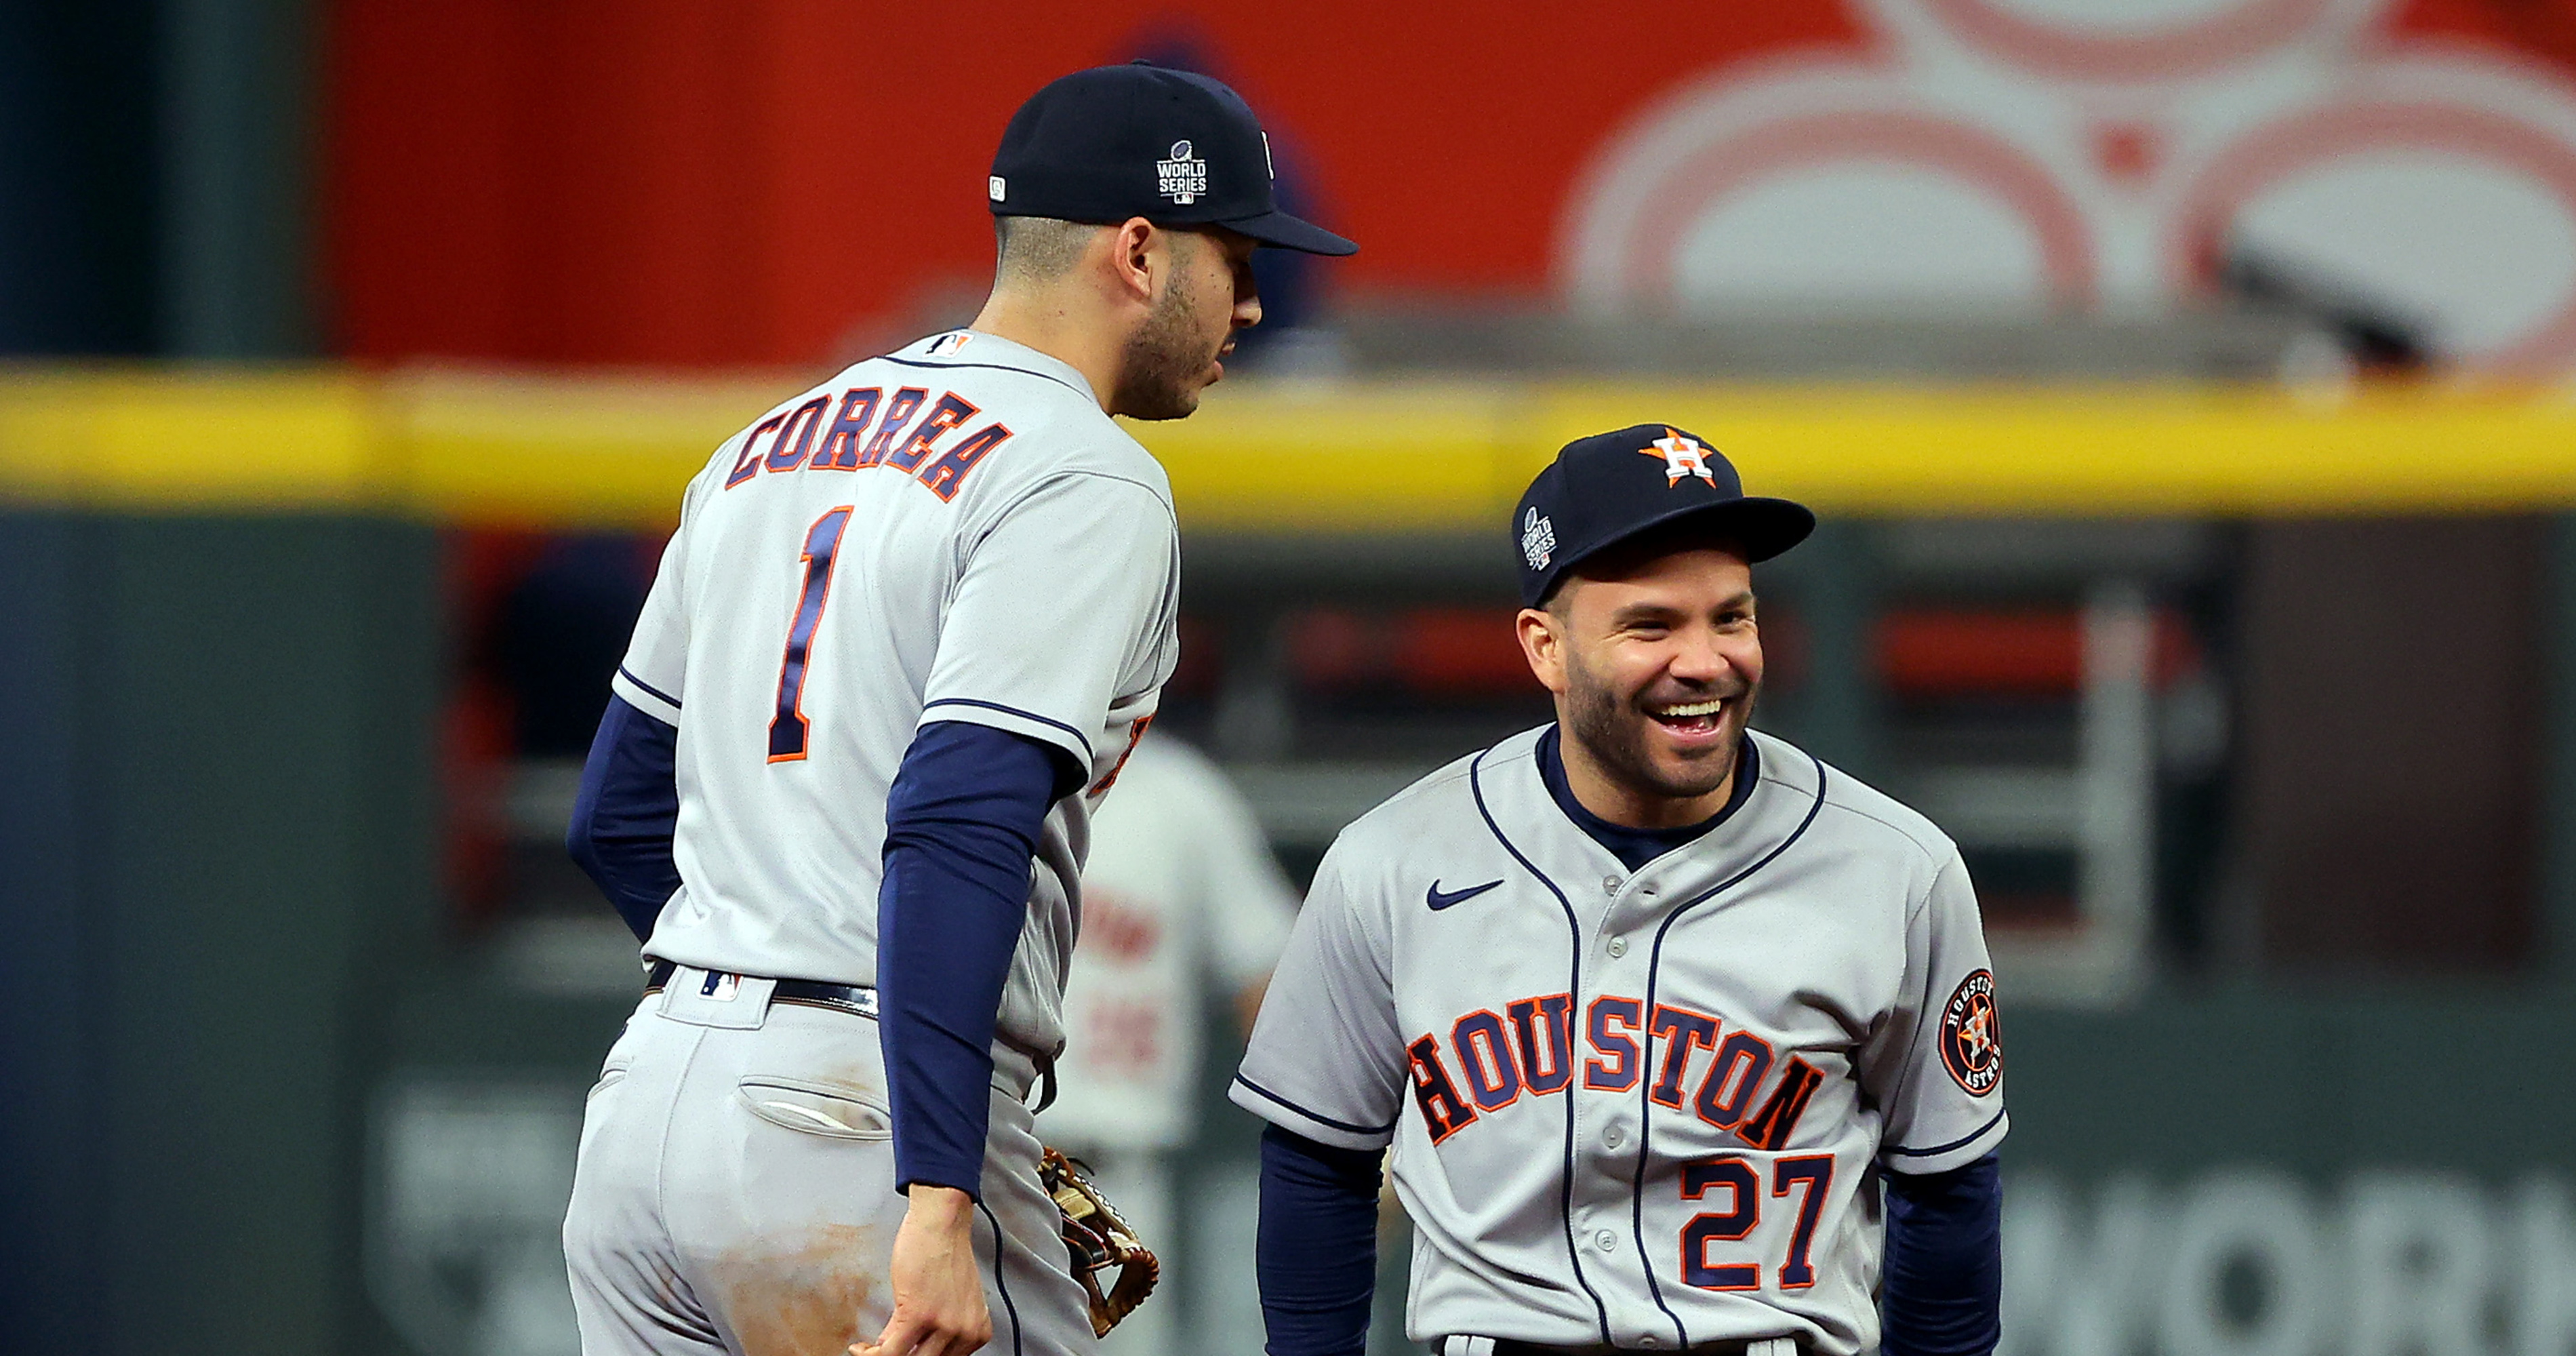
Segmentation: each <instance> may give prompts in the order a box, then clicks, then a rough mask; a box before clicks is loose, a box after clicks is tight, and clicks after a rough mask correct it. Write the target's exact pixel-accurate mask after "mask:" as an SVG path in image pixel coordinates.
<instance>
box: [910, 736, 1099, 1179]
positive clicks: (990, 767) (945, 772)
mask: <svg viewBox="0 0 2576 1356" xmlns="http://www.w3.org/2000/svg"><path fill="white" fill-rule="evenodd" d="M1068 781H1070V784H1072V785H1075V786H1079V785H1080V782H1081V776H1080V773H1079V771H1076V770H1074V769H1073V759H1072V756H1071V755H1070V754H1067V753H1064V752H1063V751H1062V750H1059V749H1057V748H1055V747H1054V746H1052V745H1049V744H1043V743H1040V742H1038V741H1037V740H1034V739H1030V738H1027V737H1025V736H1022V735H1016V734H1012V733H1010V732H1009V731H1006V730H996V729H994V728H992V727H990V726H986V725H975V724H969V723H967V722H964V721H940V722H937V723H935V724H932V725H928V726H924V727H923V728H922V730H921V732H920V733H919V734H916V735H915V736H913V740H912V747H911V749H909V750H908V751H906V752H905V754H904V756H903V766H902V768H901V769H900V770H898V771H897V772H896V773H895V779H894V787H893V789H892V790H891V791H890V792H889V793H888V794H887V796H886V837H885V882H884V884H883V886H882V887H881V888H880V889H879V890H878V892H877V1003H878V1018H877V1027H878V1032H877V1037H878V1041H879V1043H880V1045H881V1047H882V1048H883V1050H884V1053H885V1067H886V1091H887V1095H888V1098H889V1100H890V1101H891V1102H892V1104H893V1113H894V1168H895V1185H896V1187H897V1188H898V1189H905V1188H909V1187H910V1186H911V1185H912V1184H913V1183H915V1182H925V1183H928V1184H930V1185H932V1186H945V1187H956V1188H957V1189H959V1190H961V1191H964V1192H966V1193H967V1194H968V1195H970V1196H975V1197H976V1198H977V1199H981V1198H982V1185H981V1184H982V1181H983V1176H984V1134H985V1130H986V1128H987V1126H988V1124H989V1122H990V1111H991V1107H990V1102H989V1098H990V1092H989V1089H990V1088H991V1086H992V1082H993V1029H994V1025H995V1021H996V1018H997V1015H998V1014H999V1012H1000V1010H1001V1006H1002V986H1003V984H1004V982H1005V981H1006V980H1008V978H1009V977H1010V970H1011V953H1012V952H1013V951H1015V950H1017V949H1018V947H1019V943H1020V928H1021V925H1022V923H1023V922H1024V921H1025V920H1026V919H1027V917H1028V904H1029V859H1030V858H1031V856H1032V855H1034V854H1035V853H1036V851H1037V846H1038V832H1039V828H1040V826H1041V825H1043V824H1044V823H1045V821H1046V814H1047V810H1048V808H1049V807H1050V806H1052V805H1053V804H1054V803H1055V800H1056V798H1057V795H1058V794H1059V788H1061V787H1063V786H1065V785H1067V784H1068Z"/></svg>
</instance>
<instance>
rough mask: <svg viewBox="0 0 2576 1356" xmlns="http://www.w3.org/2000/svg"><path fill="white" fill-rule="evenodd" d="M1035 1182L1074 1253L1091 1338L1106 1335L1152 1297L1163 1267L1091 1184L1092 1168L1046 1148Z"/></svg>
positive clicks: (1074, 1265) (1075, 1276)
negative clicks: (1106, 1277)
mask: <svg viewBox="0 0 2576 1356" xmlns="http://www.w3.org/2000/svg"><path fill="white" fill-rule="evenodd" d="M1038 1181H1039V1182H1040V1183H1041V1184H1043V1185H1044V1186H1045V1187H1046V1193H1047V1194H1048V1195H1050V1196H1053V1197H1054V1198H1055V1208H1056V1213H1057V1214H1059V1215H1062V1216H1063V1217H1064V1246H1065V1250H1066V1251H1067V1252H1070V1253H1071V1254H1073V1275H1074V1279H1076V1280H1078V1281H1081V1282H1082V1288H1083V1291H1084V1293H1086V1294H1088V1295H1090V1296H1091V1335H1092V1336H1094V1337H1106V1336H1108V1335H1109V1330H1110V1329H1111V1328H1114V1327H1116V1326H1118V1320H1120V1319H1122V1318H1125V1317H1126V1316H1127V1315H1129V1314H1132V1313H1134V1312H1136V1306H1137V1305H1139V1304H1142V1303H1144V1302H1145V1297H1146V1296H1147V1295H1150V1294H1153V1293H1154V1282H1155V1281H1157V1280H1160V1279H1161V1278H1162V1274H1163V1264H1162V1263H1160V1262H1158V1261H1155V1260H1154V1253H1153V1250H1152V1249H1150V1248H1147V1247H1146V1246H1145V1245H1144V1244H1143V1243H1140V1242H1138V1241H1137V1239H1136V1231H1135V1230H1133V1229H1130V1228H1128V1227H1127V1221H1125V1220H1123V1219H1120V1218H1119V1217H1118V1210H1117V1208H1116V1207H1115V1206H1112V1205H1111V1204H1110V1203H1109V1198H1108V1197H1106V1196H1103V1195H1101V1194H1100V1188H1098V1187H1096V1186H1093V1185H1092V1184H1091V1170H1090V1169H1089V1168H1086V1167H1084V1166H1083V1165H1082V1164H1081V1163H1080V1162H1078V1161H1076V1160H1074V1159H1070V1158H1067V1157H1065V1156H1064V1155H1063V1154H1061V1153H1059V1152H1057V1151H1056V1150H1054V1149H1049V1150H1047V1151H1046V1154H1045V1156H1044V1157H1042V1158H1040V1159H1039V1160H1038ZM1112 1267H1116V1268H1117V1275H1116V1276H1115V1277H1113V1278H1111V1279H1110V1284H1109V1288H1108V1289H1107V1291H1106V1292H1104V1291H1103V1290H1102V1289H1101V1279H1102V1275H1103V1273H1105V1272H1107V1271H1108V1270H1109V1269H1110V1268H1112Z"/></svg>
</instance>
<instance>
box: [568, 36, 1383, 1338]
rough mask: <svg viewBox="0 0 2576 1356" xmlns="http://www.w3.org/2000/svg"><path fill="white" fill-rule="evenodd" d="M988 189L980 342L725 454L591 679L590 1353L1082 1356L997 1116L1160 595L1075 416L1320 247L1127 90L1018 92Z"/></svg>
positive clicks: (892, 364)
mask: <svg viewBox="0 0 2576 1356" xmlns="http://www.w3.org/2000/svg"><path fill="white" fill-rule="evenodd" d="M986 195H987V197H988V199H989V201H990V203H991V207H992V211H993V214H994V215H995V217H996V218H997V219H998V220H997V230H998V234H999V239H1000V260H999V266H998V269H997V276H996V280H995V283H994V288H993V292H992V296H991V298H990V300H988V301H987V302H986V304H985V306H984V309H983V311H982V313H981V314H979V315H978V316H977V317H976V319H975V322H974V325H973V327H972V328H970V329H965V330H959V331H955V332H952V333H949V334H944V335H939V336H936V337H934V338H930V339H926V340H923V341H922V342H920V343H917V344H914V345H911V346H910V347H907V348H904V349H901V350H899V351H897V352H895V353H892V354H889V355H886V356H884V357H879V358H871V359H869V360H867V361H865V362H861V363H859V364H857V365H855V366H853V367H851V368H849V369H848V370H846V371H844V372H841V373H840V374H838V375H837V376H835V377H833V378H832V379H831V380H830V381H828V382H825V383H824V384H823V385H821V386H818V387H816V388H814V389H812V390H810V391H807V392H804V393H803V394H800V395H797V396H794V397H791V398H789V399H788V400H786V401H784V402H782V403H780V404H779V405H778V406H777V407H776V408H774V409H773V410H771V411H770V412H769V413H768V415H767V416H766V417H764V418H762V419H760V420H759V421H757V422H756V423H755V424H753V426H752V427H750V428H748V429H745V430H744V431H743V432H741V433H739V434H736V435H735V436H734V437H732V438H730V439H727V440H726V441H725V443H724V444H723V445H722V446H721V447H720V448H718V449H717V451H716V453H715V455H714V457H713V458H712V459H711V460H710V461H709V462H708V463H707V465H706V467H705V469H704V470H702V471H701V472H700V473H699V474H698V475H697V477H696V478H695V479H694V480H692V481H691V482H690V484H689V486H688V489H687V491H686V493H685V494H684V496H683V498H682V501H681V513H680V527H679V530H678V532H677V533H675V534H674V535H673V537H672V538H671V543H670V546H669V547H668V549H667V550H666V551H665V553H664V556H663V560H662V569H661V573H660V575H659V577H658V578H657V579H656V580H655V581H654V585H653V590H652V593H651V595H650V597H649V599H648V600H647V602H646V603H645V606H644V611H643V615H642V617H641V618H640V619H639V620H638V621H637V623H636V627H635V636H634V640H633V643H632V645H631V646H630V648H629V649H628V651H627V655H626V661H625V663H624V664H623V665H622V666H621V667H620V668H619V669H618V671H617V674H616V677H615V680H614V683H613V687H614V691H615V699H614V701H613V702H612V703H611V705H610V709H609V712H608V714H607V717H606V718H605V719H604V720H603V721H602V723H601V727H600V732H599V736H598V739H597V741H596V742H595V744H594V746H593V748H592V751H591V757H590V761H589V764H588V766H587V767H586V769H585V771H584V776H583V787H582V794H581V797H580V800H579V802H578V803H577V805H576V808H575V812H574V821H573V824H572V830H571V841H570V846H571V848H572V851H573V854H574V856H575V857H576V858H577V859H579V860H580V861H581V862H582V864H583V865H584V866H585V867H586V868H587V869H588V870H589V871H590V872H591V874H592V876H593V877H594V878H595V879H597V880H598V881H599V882H600V884H601V885H602V887H603V888H604V889H605V890H606V891H607V892H608V894H609V895H610V897H611V898H612V899H613V900H614V901H615V902H616V903H617V905H618V906H619V908H620V911H621V912H622V913H623V914H624V915H625V916H626V918H627V920H628V922H629V923H630V924H631V925H632V926H633V927H634V928H635V930H636V932H637V935H638V936H639V937H642V938H643V939H644V946H643V955H644V957H645V959H646V961H647V963H648V971H647V973H648V976H649V987H648V990H647V995H646V997H645V999H644V1001H643V1003H642V1004H641V1005H640V1006H639V1007H638V1008H637V1009H636V1012H635V1015H634V1016H633V1018H632V1019H631V1020H630V1021H629V1022H628V1023H627V1027H626V1031H625V1034H624V1035H623V1036H621V1037H620V1038H619V1039H618V1041H617V1044H616V1045H615V1046H614V1047H613V1048H612V1049H611V1051H610V1052H609V1056H608V1059H607V1063H606V1066H605V1068H604V1070H603V1072H602V1075H601V1078H600V1082H599V1086H598V1088H597V1089H596V1090H595V1091H593V1093H592V1094H591V1098H590V1102H589V1107H588V1111H587V1113H586V1115H585V1118H584V1121H583V1127H582V1138H581V1151H580V1157H579V1160H578V1166H577V1169H576V1173H575V1178H574V1184H573V1194H572V1203H571V1207H570V1209H569V1211H568V1213H567V1215H566V1218H565V1220H564V1249H565V1254H566V1258H567V1260H568V1262H569V1263H570V1266H571V1272H572V1290H573V1300H574V1309H575V1312H576V1314H577V1315H578V1317H579V1320H580V1325H581V1340H582V1349H583V1350H584V1351H585V1352H586V1353H590V1356H610V1354H612V1353H615V1354H618V1356H647V1354H648V1353H660V1354H662V1356H712V1354H713V1353H717V1352H737V1353H758V1354H759V1356H767V1354H768V1353H772V1352H777V1353H790V1352H793V1353H801V1354H802V1356H830V1354H831V1353H834V1352H838V1351H840V1350H841V1349H843V1348H844V1347H845V1346H849V1345H851V1344H853V1343H857V1342H860V1341H862V1340H863V1339H865V1341H866V1345H865V1346H864V1347H862V1348H861V1349H862V1350H863V1351H865V1352H868V1353H870V1356H909V1354H910V1353H916V1352H918V1353H921V1356H962V1353H965V1352H968V1351H972V1350H975V1349H976V1348H977V1347H979V1346H982V1345H983V1344H984V1343H985V1342H986V1341H988V1340H992V1341H995V1342H997V1344H998V1345H999V1346H1000V1348H1001V1349H1002V1350H1005V1351H1009V1352H1011V1353H1013V1356H1038V1354H1040V1353H1044V1354H1048V1356H1054V1354H1057V1353H1068V1352H1088V1351H1090V1350H1092V1349H1093V1346H1094V1340H1093V1322H1094V1319H1093V1315H1092V1313H1091V1312H1090V1310H1091V1305H1090V1304H1089V1303H1087V1302H1086V1301H1087V1297H1086V1295H1085V1293H1084V1290H1083V1281H1082V1280H1081V1279H1079V1278H1077V1277H1076V1276H1074V1275H1073V1274H1072V1273H1071V1261H1070V1259H1069V1256H1068V1253H1067V1249H1066V1243H1065V1240H1064V1236H1063V1232H1062V1231H1063V1225H1062V1223H1061V1221H1060V1219H1059V1215H1058V1201H1057V1199H1051V1198H1050V1196H1049V1194H1048V1192H1047V1190H1046V1189H1044V1187H1043V1185H1042V1182H1041V1177H1040V1156H1039V1145H1038V1143H1037V1140H1036V1138H1035V1135H1034V1133H1033V1130H1032V1123H1031V1110H1030V1107H1029V1106H1028V1104H1027V1103H1028V1101H1029V1100H1031V1096H1032V1092H1033V1088H1034V1085H1037V1084H1039V1083H1040V1082H1042V1081H1043V1075H1044V1072H1045V1071H1046V1070H1047V1068H1048V1067H1049V1065H1050V1063H1051V1061H1052V1060H1053V1059H1054V1057H1055V1055H1056V1054H1057V1052H1058V1051H1059V1050H1060V1048H1061V1047H1062V1045H1063V1031H1062V1025H1063V1022H1062V1002H1063V996H1064V983H1065V972H1066V966H1067V963H1068V961H1069V960H1070V958H1071V956H1072V953H1073V950H1074V943H1075V936H1076V930H1077V926H1078V920H1079V919H1080V917H1081V913H1080V899H1079V894H1078V872H1079V871H1080V869H1081V867H1082V861H1083V853H1084V847H1085V843H1086V841H1087V838H1088V831H1087V826H1088V822H1089V816H1090V813H1091V809H1092V807H1093V806H1094V805H1095V804H1096V803H1097V802H1098V800H1099V798H1100V797H1101V796H1102V795H1103V794H1104V793H1106V791H1107V790H1108V789H1109V786H1110V783H1111V782H1112V781H1113V780H1114V779H1115V777H1116V774H1117V770H1118V767H1119V764H1120V762H1121V761H1122V760H1123V759H1124V758H1125V756H1126V754H1127V751H1128V750H1129V749H1130V748H1132V747H1133V746H1134V744H1135V742H1136V740H1137V738H1138V737H1139V736H1141V735H1142V734H1143V733H1144V730H1145V725H1146V722H1147V721H1148V720H1150V719H1151V718H1152V716H1153V714H1154V709H1155V704H1156V700H1157V694H1158V693H1159V691H1160V689H1161V687H1162V685H1163V683H1164V681H1165V680H1166V679H1167V678H1169V677H1170V676H1171V673H1172V668H1173V663H1174V657H1175V655H1174V652H1175V640H1174V623H1175V613H1176V609H1177V608H1178V605H1179V580H1178V573H1177V572H1178V567H1179V556H1178V552H1179V542H1178V540H1177V534H1176V531H1175V528H1174V524H1173V518H1172V503H1171V491H1170V487H1169V485H1168V484H1167V482H1166V480H1165V478H1164V475H1163V470H1162V468H1161V467H1160V466H1159V465H1157V464H1156V463H1155V461H1154V459H1153V457H1152V456H1150V455H1148V454H1147V453H1146V451H1145V449H1144V448H1142V447H1140V446H1138V445H1137V443H1136V442H1135V440H1134V439H1132V438H1130V437H1129V436H1128V435H1127V434H1126V433H1125V432H1124V431H1123V430H1121V429H1120V428H1119V427H1118V426H1117V425H1116V424H1115V423H1113V422H1112V421H1111V419H1110V416H1111V415H1127V416H1131V417H1134V418H1140V419H1176V418H1180V417H1181V416H1183V415H1186V414H1188V413H1190V411H1191V410H1192V409H1193V408H1195V407H1196V406H1197V404H1198V401H1199V397H1200V393H1201V392H1202V391H1204V390H1205V389H1206V387H1207V386H1208V385H1209V384H1210V383H1211V382H1214V381H1216V380H1217V379H1218V378H1219V377H1221V376H1222V375H1223V372H1224V368H1223V366H1222V359H1223V358H1224V357H1225V355H1226V353H1227V352H1228V351H1229V349H1230V348H1231V346H1232V339H1233V335H1234V333H1235V332H1236V331H1237V330H1238V329H1240V328H1242V327H1244V326H1248V325H1252V324H1255V323H1258V321H1259V320H1260V318H1261V306H1260V302H1259V300H1258V299H1257V298H1256V297H1255V296H1254V295H1253V288H1252V284H1251V273H1250V268H1249V257H1250V255H1251V252H1252V250H1253V247H1254V246H1255V245H1258V244H1274V245H1283V246H1287V247H1290V248H1295V249H1304V250H1311V251H1315V252H1319V253H1326V254H1347V253H1350V252H1351V250H1352V249H1353V248H1354V247H1353V246H1352V245H1351V244H1350V242H1348V241H1346V240H1343V239H1341V238H1340V237H1339V236H1335V235H1332V234H1330V233H1329V232H1326V231H1323V230H1321V229H1319V228H1317V227H1315V226H1313V225H1310V224H1308V223H1306V222H1303V221H1300V220H1298V219H1296V218H1295V217H1292V216H1288V215H1286V214H1285V213H1281V212H1279V211H1277V210H1276V208H1275V204H1274V202H1273V200H1272V196H1271V187H1270V169H1269V161H1268V155H1267V149H1266V145H1265V142H1264V140H1263V137H1262V132H1261V128H1260V125H1259V124H1258V123H1257V122H1256V121H1255V120H1254V118H1253V115H1252V110H1251V109H1250V108H1248V107H1246V106H1245V105H1244V103H1243V101H1242V100H1241V99H1240V98H1238V97H1236V95H1235V94H1234V92H1233V91H1232V90H1229V89H1227V88H1226V87H1225V86H1223V85H1221V84H1218V83H1217V82H1215V81H1213V80H1209V79H1207V78H1205V77H1203V76H1197V75H1192V74H1188V73H1185V72H1181V71H1172V70H1164V69H1160V68H1157V67H1152V66H1145V65H1141V64H1140V65H1133V66H1114V67H1105V68H1101V69H1097V70H1090V71H1083V72H1079V73H1076V74H1074V75H1070V76H1067V77H1065V78H1063V79H1061V80H1058V81H1056V82H1054V83H1052V84H1050V85H1048V86H1047V87H1046V88H1044V89H1042V90H1040V91H1039V92H1038V93H1037V94H1036V95H1034V96H1033V97H1031V98H1030V99H1029V101H1028V102H1027V103H1026V104H1024V105H1023V106H1022V107H1021V108H1020V110H1019V112H1018V113H1017V114H1015V115H1014V116H1013V117H1012V119H1011V122H1010V125H1009V127H1008V128H1007V129H1006V130H1005V131H1004V133H1003V137H1002V144H1001V148H1000V151H999V153H998V154H997V155H996V156H995V158H994V163H993V168H992V173H991V177H990V178H989V180H988V181H987V185H986ZM890 210H895V209H890Z"/></svg>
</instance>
